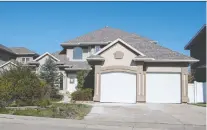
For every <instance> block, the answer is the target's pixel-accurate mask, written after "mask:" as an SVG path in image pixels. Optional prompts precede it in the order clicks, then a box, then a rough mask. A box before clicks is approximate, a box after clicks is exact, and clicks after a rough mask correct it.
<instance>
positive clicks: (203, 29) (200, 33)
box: [185, 24, 206, 50]
mask: <svg viewBox="0 0 207 130" xmlns="http://www.w3.org/2000/svg"><path fill="white" fill-rule="evenodd" d="M202 34H203V35H204V37H206V24H204V25H203V26H202V27H201V29H200V30H199V31H198V32H197V33H196V34H195V36H194V37H193V38H192V39H191V40H190V41H189V42H188V44H187V45H186V46H185V50H189V49H190V48H191V46H192V45H193V44H195V43H196V42H194V40H195V39H196V38H197V37H199V36H200V35H202ZM204 42H206V41H204Z"/></svg>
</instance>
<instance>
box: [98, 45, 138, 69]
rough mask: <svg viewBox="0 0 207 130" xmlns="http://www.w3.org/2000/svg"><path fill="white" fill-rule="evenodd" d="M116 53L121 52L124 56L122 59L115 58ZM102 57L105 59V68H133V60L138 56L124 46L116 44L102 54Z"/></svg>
mask: <svg viewBox="0 0 207 130" xmlns="http://www.w3.org/2000/svg"><path fill="white" fill-rule="evenodd" d="M116 51H121V52H123V53H124V56H123V58H122V59H115V58H114V53H115V52H116ZM101 56H102V57H104V58H105V62H104V64H103V66H113V65H122V66H131V64H132V59H133V58H135V57H136V54H134V53H133V52H132V51H130V50H129V49H127V48H126V47H125V46H124V45H122V44H120V43H116V44H115V45H113V46H112V47H111V48H109V49H108V50H106V51H104V52H103V53H102V54H101Z"/></svg>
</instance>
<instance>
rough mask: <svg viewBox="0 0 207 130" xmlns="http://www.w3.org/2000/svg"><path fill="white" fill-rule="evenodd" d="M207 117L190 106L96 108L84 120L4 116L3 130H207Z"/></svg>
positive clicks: (0, 128) (0, 116)
mask: <svg viewBox="0 0 207 130" xmlns="http://www.w3.org/2000/svg"><path fill="white" fill-rule="evenodd" d="M205 117H206V114H205V108H203V107H197V106H192V105H187V104H173V105H172V104H168V105H163V104H135V105H123V104H118V105H117V104H115V105H114V104H93V109H92V111H91V112H90V113H89V114H88V115H87V116H86V117H85V119H84V120H70V119H57V118H45V117H30V116H15V115H5V114H0V130H14V129H15V130H66V129H67V130H205V129H206V123H205V122H206V118H205Z"/></svg>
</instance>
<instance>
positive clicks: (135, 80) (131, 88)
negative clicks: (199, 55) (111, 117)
mask: <svg viewBox="0 0 207 130" xmlns="http://www.w3.org/2000/svg"><path fill="white" fill-rule="evenodd" d="M61 46H62V47H63V49H62V50H61V51H59V52H55V53H48V52H46V53H44V54H43V55H41V56H39V57H37V58H36V59H34V60H33V61H31V62H29V63H28V64H30V65H37V71H38V70H39V68H40V67H41V65H42V64H44V61H45V59H47V58H48V57H50V58H52V59H53V60H54V61H55V62H56V64H57V65H58V66H59V69H60V71H61V72H62V74H63V75H64V76H63V80H62V81H63V86H62V87H61V92H63V93H65V92H70V93H72V92H74V91H75V90H76V86H77V78H76V76H77V75H76V73H77V71H79V70H91V71H93V72H94V77H93V78H88V79H87V80H86V82H89V83H91V84H93V86H92V87H94V97H93V100H94V101H96V102H121V103H136V102H149V103H186V102H188V66H189V64H191V63H195V62H197V61H198V60H197V59H195V58H192V57H189V56H186V55H183V54H181V53H178V52H176V51H172V50H170V49H168V48H165V47H163V46H160V45H159V43H157V42H156V41H153V40H150V39H147V38H144V37H141V36H139V35H137V34H134V33H128V32H125V31H122V30H119V29H114V28H110V27H105V28H102V29H99V30H96V31H93V32H90V33H87V34H86V35H83V36H80V37H77V38H75V39H72V40H69V41H66V42H63V43H61Z"/></svg>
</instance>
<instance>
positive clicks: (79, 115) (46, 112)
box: [0, 103, 92, 119]
mask: <svg viewBox="0 0 207 130" xmlns="http://www.w3.org/2000/svg"><path fill="white" fill-rule="evenodd" d="M91 108H92V107H91V106H90V105H85V104H62V103H54V104H52V105H51V106H50V107H46V108H35V109H34V108H26V109H20V108H12V109H11V108H0V114H12V115H23V116H38V117H52V118H67V119H83V118H84V116H86V115H87V114H88V113H89V112H90V111H91Z"/></svg>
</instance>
